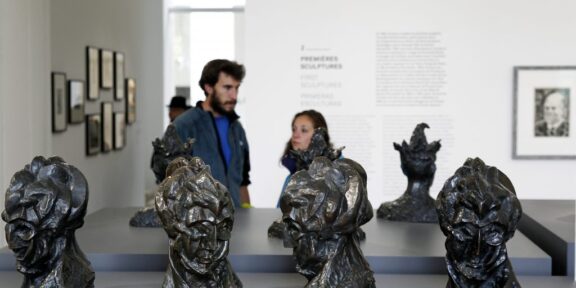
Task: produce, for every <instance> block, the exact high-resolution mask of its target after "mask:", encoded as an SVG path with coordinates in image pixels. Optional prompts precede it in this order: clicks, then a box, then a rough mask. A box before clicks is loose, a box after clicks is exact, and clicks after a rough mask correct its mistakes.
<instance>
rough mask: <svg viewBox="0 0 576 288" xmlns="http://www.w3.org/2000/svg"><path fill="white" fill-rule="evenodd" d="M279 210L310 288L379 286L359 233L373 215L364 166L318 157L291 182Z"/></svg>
mask: <svg viewBox="0 0 576 288" xmlns="http://www.w3.org/2000/svg"><path fill="white" fill-rule="evenodd" d="M280 207H281V209H282V214H283V221H284V223H285V225H286V230H285V231H286V232H285V233H286V234H287V235H286V236H285V237H283V239H284V246H285V247H290V248H293V254H294V257H295V259H296V262H297V266H296V269H297V270H298V272H299V273H300V274H302V275H304V276H306V277H307V278H308V280H309V282H308V284H307V286H306V287H374V278H373V273H372V271H371V270H370V267H369V265H368V263H367V262H366V260H365V259H364V255H363V254H362V252H361V250H360V248H359V244H358V243H359V242H358V236H357V233H356V231H357V230H358V229H359V228H360V226H362V225H363V224H365V223H367V222H368V221H369V220H370V219H371V218H372V216H373V211H372V205H371V204H370V201H369V200H368V194H367V189H366V172H365V171H364V169H363V168H362V166H360V165H359V164H358V163H356V162H354V161H352V160H350V159H338V160H335V161H330V160H329V159H328V158H326V157H317V158H316V159H314V161H313V162H312V164H311V165H310V168H309V169H308V170H302V171H299V172H297V173H296V174H294V175H293V176H292V177H291V178H290V181H289V183H288V186H287V187H286V190H285V193H284V196H283V197H282V199H281V204H280ZM336 263H337V264H336ZM352 283H354V285H352ZM315 285H317V286H315Z"/></svg>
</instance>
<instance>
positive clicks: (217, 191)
mask: <svg viewBox="0 0 576 288" xmlns="http://www.w3.org/2000/svg"><path fill="white" fill-rule="evenodd" d="M166 175H167V178H166V179H164V181H163V182H162V183H161V184H160V187H159V188H158V191H157V193H156V197H155V200H156V210H157V211H158V216H159V218H160V220H161V221H162V224H163V225H164V230H166V233H167V234H168V237H169V243H170V250H169V255H168V257H169V264H168V269H167V271H166V274H165V278H164V284H163V287H170V288H171V287H182V288H184V287H186V288H204V287H205V288H208V287H210V288H213V287H222V288H237V287H242V283H241V282H240V279H239V278H238V276H236V274H235V273H234V271H233V270H232V266H231V265H230V263H229V262H228V259H227V258H226V257H227V256H228V249H229V243H230V234H231V232H232V226H233V224H234V204H233V203H232V198H230V194H229V192H228V190H227V189H226V187H224V185H222V184H221V183H220V182H218V181H216V180H215V179H214V178H212V175H211V173H210V167H208V166H207V165H205V164H204V162H203V161H202V160H201V159H200V158H197V157H193V158H192V159H190V160H187V159H185V158H177V159H175V160H173V161H172V162H171V163H170V165H168V168H167V169H166Z"/></svg>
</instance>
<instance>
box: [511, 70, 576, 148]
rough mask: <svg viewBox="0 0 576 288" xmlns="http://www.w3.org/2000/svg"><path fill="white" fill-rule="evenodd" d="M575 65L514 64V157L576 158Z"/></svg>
mask: <svg viewBox="0 0 576 288" xmlns="http://www.w3.org/2000/svg"><path fill="white" fill-rule="evenodd" d="M575 113H576V66H552V67H549V66H538V67H520V66H519V67H514V120H513V122H514V124H513V125H514V139H513V144H512V145H513V147H512V158H514V159H576V135H575V133H576V131H575V130H574V126H575V125H576V123H574V121H575V118H576V114H575Z"/></svg>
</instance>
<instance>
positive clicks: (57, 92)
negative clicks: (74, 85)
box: [51, 72, 68, 132]
mask: <svg viewBox="0 0 576 288" xmlns="http://www.w3.org/2000/svg"><path fill="white" fill-rule="evenodd" d="M66 92H67V91H66V74H64V73H62V72H52V93H51V94H52V132H64V131H66V128H67V122H68V117H67V113H66V112H67V109H66V105H67V103H68V100H67V93H66Z"/></svg>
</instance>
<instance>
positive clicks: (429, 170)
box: [376, 123, 440, 223]
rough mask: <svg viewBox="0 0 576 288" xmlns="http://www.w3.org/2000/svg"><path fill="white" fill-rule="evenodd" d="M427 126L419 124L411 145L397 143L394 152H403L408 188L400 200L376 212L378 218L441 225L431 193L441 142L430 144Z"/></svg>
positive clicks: (403, 168) (385, 204) (411, 139)
mask: <svg viewBox="0 0 576 288" xmlns="http://www.w3.org/2000/svg"><path fill="white" fill-rule="evenodd" d="M425 128H429V127H428V124H426V123H420V124H418V125H416V128H414V132H413V133H412V137H411V138H410V144H407V143H406V141H402V145H399V144H397V143H394V149H396V150H398V152H399V153H400V162H401V163H402V172H403V173H404V175H406V177H408V187H407V188H406V191H405V192H404V194H402V196H400V198H398V199H396V200H394V201H391V202H385V203H382V205H380V207H379V208H378V211H377V212H376V214H377V217H378V218H383V219H386V220H391V221H406V222H425V223H433V222H438V217H437V216H436V210H435V209H434V199H433V198H432V197H430V195H429V190H430V186H432V182H433V181H434V173H435V172H436V164H435V162H436V152H438V150H439V149H440V142H439V141H434V142H432V143H428V141H427V140H426V135H425V134H424V129H425Z"/></svg>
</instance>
